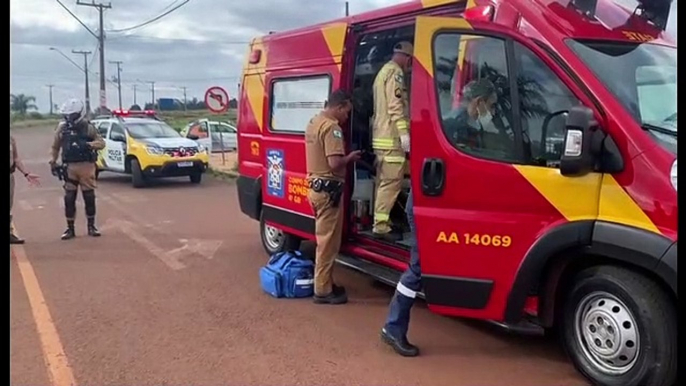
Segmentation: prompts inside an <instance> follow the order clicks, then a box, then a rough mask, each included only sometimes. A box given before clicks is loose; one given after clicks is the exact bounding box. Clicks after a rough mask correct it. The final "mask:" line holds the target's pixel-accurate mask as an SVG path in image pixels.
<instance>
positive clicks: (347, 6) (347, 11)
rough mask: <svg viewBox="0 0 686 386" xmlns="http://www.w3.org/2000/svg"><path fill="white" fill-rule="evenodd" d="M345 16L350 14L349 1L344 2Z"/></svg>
mask: <svg viewBox="0 0 686 386" xmlns="http://www.w3.org/2000/svg"><path fill="white" fill-rule="evenodd" d="M345 16H346V17H347V16H350V2H348V1H346V2H345Z"/></svg>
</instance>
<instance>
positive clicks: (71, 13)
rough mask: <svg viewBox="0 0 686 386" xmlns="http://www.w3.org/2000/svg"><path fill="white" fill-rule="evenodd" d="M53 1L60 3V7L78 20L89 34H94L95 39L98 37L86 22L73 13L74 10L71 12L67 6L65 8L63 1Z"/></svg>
mask: <svg viewBox="0 0 686 386" xmlns="http://www.w3.org/2000/svg"><path fill="white" fill-rule="evenodd" d="M55 1H56V2H57V3H58V4H59V5H61V6H62V8H64V9H65V10H66V11H67V12H69V14H70V15H71V17H73V18H74V19H76V21H78V22H79V23H80V24H81V25H82V26H83V28H85V29H86V30H87V31H88V32H90V34H91V35H93V36H95V38H96V39H97V38H98V35H97V34H96V33H95V32H93V30H91V29H90V28H89V27H88V26H87V25H86V23H84V22H82V21H81V19H79V17H78V16H76V15H74V12H72V11H71V10H70V9H69V8H67V6H66V5H64V3H62V2H61V1H60V0H55Z"/></svg>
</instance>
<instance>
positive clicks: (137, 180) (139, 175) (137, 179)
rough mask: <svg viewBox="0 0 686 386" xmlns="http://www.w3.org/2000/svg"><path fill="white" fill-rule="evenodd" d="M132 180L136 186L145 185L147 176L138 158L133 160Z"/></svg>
mask: <svg viewBox="0 0 686 386" xmlns="http://www.w3.org/2000/svg"><path fill="white" fill-rule="evenodd" d="M131 182H132V183H133V187H134V188H142V187H144V186H145V182H146V181H145V176H144V175H143V171H142V170H141V164H140V163H138V160H137V159H132V160H131Z"/></svg>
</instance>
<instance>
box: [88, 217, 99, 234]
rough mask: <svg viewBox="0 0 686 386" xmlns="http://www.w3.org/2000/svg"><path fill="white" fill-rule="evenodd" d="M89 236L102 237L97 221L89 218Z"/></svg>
mask: <svg viewBox="0 0 686 386" xmlns="http://www.w3.org/2000/svg"><path fill="white" fill-rule="evenodd" d="M88 236H92V237H100V231H99V230H98V228H96V227H95V219H94V218H92V217H91V218H88Z"/></svg>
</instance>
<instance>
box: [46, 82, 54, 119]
mask: <svg viewBox="0 0 686 386" xmlns="http://www.w3.org/2000/svg"><path fill="white" fill-rule="evenodd" d="M47 87H48V90H50V91H48V92H49V94H48V95H49V96H50V115H52V112H53V111H52V106H53V104H52V88H53V87H55V85H54V84H48V85H47Z"/></svg>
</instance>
